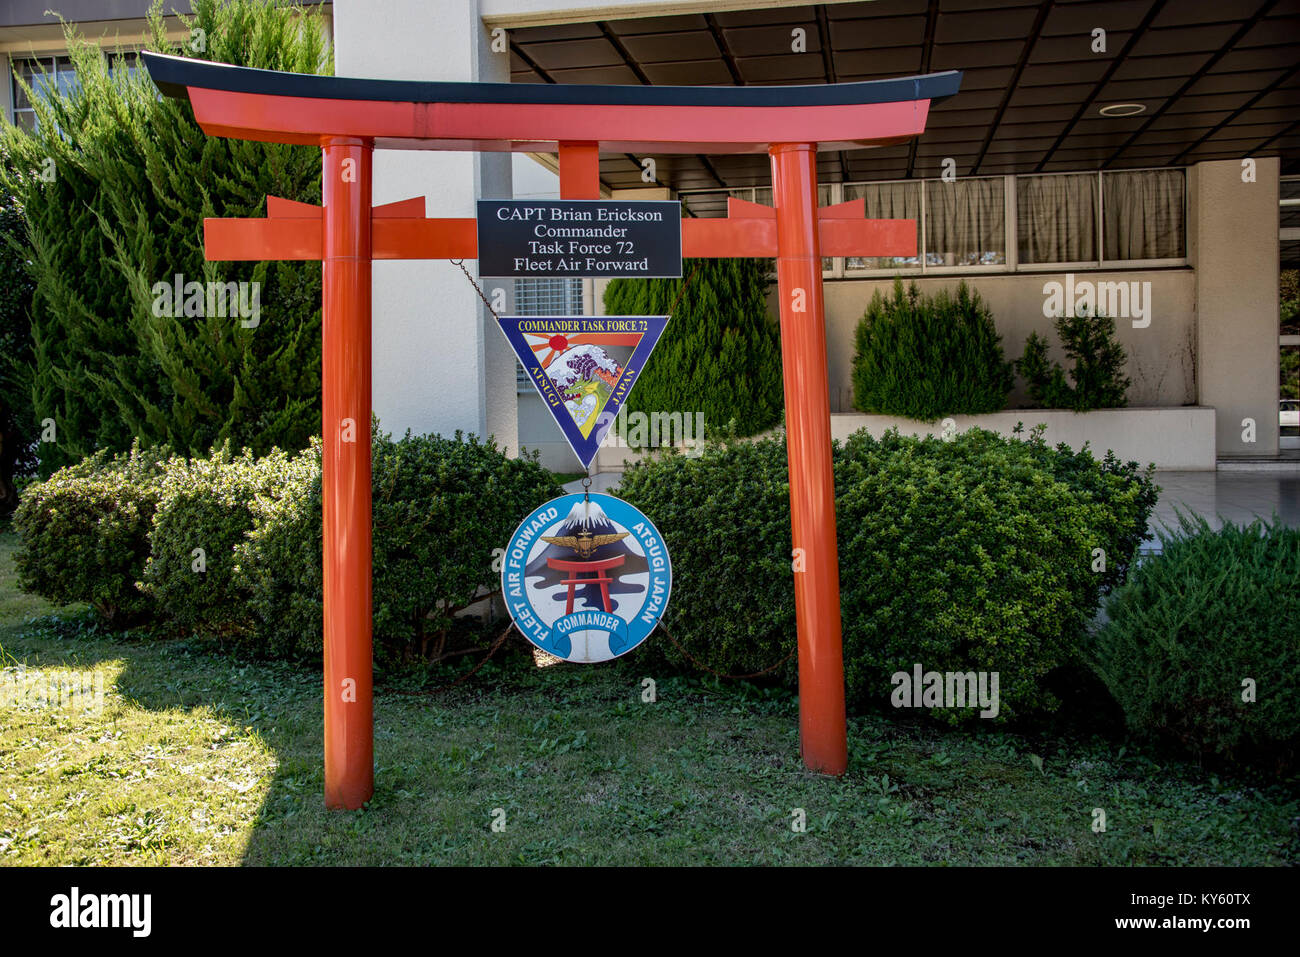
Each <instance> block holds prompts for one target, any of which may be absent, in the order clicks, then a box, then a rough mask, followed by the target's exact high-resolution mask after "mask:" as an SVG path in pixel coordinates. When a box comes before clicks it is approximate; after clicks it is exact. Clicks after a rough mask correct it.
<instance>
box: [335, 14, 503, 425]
mask: <svg viewBox="0 0 1300 957" xmlns="http://www.w3.org/2000/svg"><path fill="white" fill-rule="evenodd" d="M334 38H335V72H336V73H337V74H338V75H339V76H366V77H378V78H384V79H403V80H457V81H470V80H483V81H492V82H506V81H508V80H509V79H510V63H509V56H508V54H494V53H492V52H490V50H489V49H488V42H489V36H488V32H487V30H486V28H484V26H483V24H482V22H481V20H480V19H479V11H478V2H477V0H385V2H384V4H383V7H382V10H379V9H377V8H376V6H375V5H374V4H373V3H371V2H369V0H335V3H334ZM510 163H511V158H510V156H509V154H504V153H481V154H475V153H448V152H426V151H419V152H416V151H402V150H376V151H375V176H374V202H375V204H376V205H378V204H380V203H387V202H393V201H395V200H400V199H407V198H409V197H412V196H424V197H426V204H425V205H426V208H425V214H426V215H428V216H473V215H474V209H475V207H474V204H475V200H476V199H478V198H480V197H486V198H492V197H497V198H499V197H508V196H510V195H511V176H510ZM466 265H467V266H469V267H470V268H471V272H473V271H474V269H473V267H474V266H475V262H474V261H473V260H470V261H467V263H466ZM506 285H509V284H506ZM373 323H374V362H373V371H374V408H375V412H376V414H377V415H378V416H379V419H380V424H381V425H382V427H383V428H384V429H386V430H388V431H391V432H393V433H394V434H401V433H402V432H404V431H405V430H406V429H408V428H409V429H411V430H412V431H414V432H417V433H423V432H439V433H442V434H444V435H449V434H451V433H452V432H454V431H456V430H457V429H460V430H463V431H466V432H474V433H477V434H479V435H485V434H492V435H495V436H496V438H497V441H498V442H499V443H500V444H502V445H505V446H508V447H509V448H511V449H515V448H517V446H518V428H517V415H516V408H515V386H514V381H515V380H514V355H513V353H512V352H511V351H510V348H509V346H508V345H507V344H506V343H505V341H504V339H503V338H502V336H501V335H500V333H499V332H498V331H497V330H496V329H495V328H494V325H495V323H493V321H492V319H491V316H490V315H489V314H488V313H487V310H486V309H485V307H484V306H483V304H482V303H481V301H480V300H479V298H478V295H477V294H476V293H475V292H474V289H473V287H472V286H471V285H470V284H469V283H468V282H467V281H466V280H465V277H464V275H463V274H462V273H461V272H460V270H459V269H457V268H456V267H455V266H453V265H452V264H451V263H449V262H446V261H441V260H440V261H432V262H424V261H407V262H400V261H389V262H376V263H375V264H374V307H373Z"/></svg>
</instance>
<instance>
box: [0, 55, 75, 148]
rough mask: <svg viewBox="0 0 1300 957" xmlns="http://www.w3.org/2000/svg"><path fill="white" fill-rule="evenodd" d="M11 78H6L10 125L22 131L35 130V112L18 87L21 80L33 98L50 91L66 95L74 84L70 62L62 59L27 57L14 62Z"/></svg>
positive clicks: (25, 92)
mask: <svg viewBox="0 0 1300 957" xmlns="http://www.w3.org/2000/svg"><path fill="white" fill-rule="evenodd" d="M13 72H14V74H15V75H14V76H13V77H11V79H10V89H11V90H12V91H13V104H14V125H15V126H21V127H22V128H23V129H25V130H34V129H36V109H35V107H33V106H32V102H31V100H29V99H28V97H27V91H26V90H24V89H23V87H22V86H21V85H20V84H19V82H18V78H19V77H22V80H23V82H24V83H26V84H27V85H28V86H29V87H31V90H32V92H33V93H34V94H36V95H38V96H39V95H42V94H43V92H44V91H45V90H47V89H50V88H55V89H58V90H59V91H60V92H64V93H66V92H67V91H68V90H70V89H72V87H73V85H74V84H75V83H76V81H77V74H76V72H75V71H74V70H73V69H72V59H71V58H70V57H66V56H57V57H56V56H43V57H28V58H27V59H23V60H14V62H13Z"/></svg>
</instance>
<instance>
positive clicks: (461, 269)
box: [451, 259, 501, 322]
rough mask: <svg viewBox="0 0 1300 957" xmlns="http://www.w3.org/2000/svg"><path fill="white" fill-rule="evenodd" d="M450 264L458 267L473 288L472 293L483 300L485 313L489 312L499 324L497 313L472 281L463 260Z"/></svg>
mask: <svg viewBox="0 0 1300 957" xmlns="http://www.w3.org/2000/svg"><path fill="white" fill-rule="evenodd" d="M451 264H452V265H453V266H459V267H460V271H461V272H463V273H464V274H465V278H466V279H468V280H469V284H470V285H471V286H473V287H474V291H475V292H476V293H478V297H479V298H480V299H482V300H483V305H485V306H487V311H488V312H490V313H492V318H494V319H496V320H497V321H498V322H500V321H501V317H500V316H499V315H497V311H496V310H495V309H493V308H492V303H490V302H488V297H487V296H485V295H483V290H482V288H481V287H480V286H479V284H478V283H476V282H475V281H474V277H473V276H471V275H470V274H469V270H468V269H466V268H465V260H463V259H453V260H451Z"/></svg>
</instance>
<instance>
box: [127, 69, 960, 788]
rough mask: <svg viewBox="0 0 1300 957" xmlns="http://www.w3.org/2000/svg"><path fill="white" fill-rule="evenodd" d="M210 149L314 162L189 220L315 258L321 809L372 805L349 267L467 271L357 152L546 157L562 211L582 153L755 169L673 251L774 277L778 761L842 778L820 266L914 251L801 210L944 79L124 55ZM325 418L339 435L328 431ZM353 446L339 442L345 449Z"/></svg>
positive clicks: (445, 223)
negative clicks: (442, 75)
mask: <svg viewBox="0 0 1300 957" xmlns="http://www.w3.org/2000/svg"><path fill="white" fill-rule="evenodd" d="M142 56H143V59H144V61H145V64H146V66H147V67H148V69H149V73H150V75H151V76H152V77H153V79H154V81H155V82H156V83H157V85H158V87H159V89H160V90H161V91H162V92H163V93H164V94H166V95H168V96H176V97H182V98H185V99H188V100H189V102H190V105H191V106H192V107H193V109H194V116H195V119H196V120H197V121H198V123H199V125H200V127H202V129H203V130H204V132H206V133H208V134H209V135H213V136H231V137H236V138H239V139H249V140H261V141H266V142H276V143H298V144H307V145H312V146H319V147H320V148H321V156H322V175H321V193H322V200H323V202H322V205H320V206H315V205H312V204H309V203H299V202H293V201H290V200H286V199H279V198H277V197H274V196H268V197H267V208H266V217H265V218H261V219H208V220H205V221H204V248H205V253H206V255H207V258H208V259H209V260H271V259H295V260H320V261H321V264H322V276H323V289H322V296H321V299H322V321H321V337H322V342H321V423H322V433H323V442H324V446H323V457H322V474H321V483H322V498H323V503H324V506H323V507H324V516H323V517H324V521H323V529H324V539H325V541H324V578H325V802H326V804H327V805H328V806H330V807H337V808H358V807H360V806H361V805H362V804H364V803H365V802H366V801H367V800H369V798H370V796H371V795H372V793H373V791H374V735H373V730H374V729H373V703H372V663H371V542H370V534H371V522H370V518H371V514H370V506H371V499H370V444H369V442H367V441H365V434H366V433H365V430H366V428H367V426H366V423H368V422H369V421H370V392H371V389H370V384H371V383H370V377H371V325H370V303H371V286H370V279H371V263H372V262H373V261H374V260H376V259H474V258H477V257H478V237H477V226H476V222H475V220H473V219H456V218H442V219H438V218H426V216H425V209H424V199H423V198H414V199H408V200H403V201H401V202H397V203H389V204H386V205H382V206H372V205H371V171H372V166H371V161H372V154H373V151H374V150H375V149H431V150H462V151H466V150H471V151H516V152H556V153H558V154H559V164H560V195H561V197H562V198H563V199H598V198H600V152H601V150H602V149H604V150H607V151H609V152H619V153H658V154H669V153H690V154H695V153H713V154H716V153H766V154H768V155H769V157H770V158H771V163H772V191H773V203H774V206H773V207H767V206H760V205H758V204H756V203H747V202H742V201H739V200H735V199H732V200H730V201H729V203H728V215H727V217H726V218H724V219H687V220H683V222H682V252H683V255H685V256H690V257H715V258H716V257H732V256H744V257H769V258H775V260H776V264H777V285H778V293H779V300H780V313H781V352H782V375H783V380H784V383H783V384H784V387H785V407H786V443H787V449H788V453H789V473H790V522H791V539H792V542H793V545H794V548H795V549H796V552H797V554H799V555H801V556H802V564H801V565H800V564H798V563H796V564H795V566H794V567H795V569H796V570H795V572H794V593H795V614H796V618H797V622H798V632H799V635H798V641H799V711H800V748H801V751H802V753H803V759H804V763H805V764H806V765H807V766H808V767H809V768H811V769H813V770H815V771H820V772H823V773H828V774H842V773H843V772H844V770H845V768H846V766H847V762H848V745H847V739H846V725H845V714H844V674H843V662H842V654H841V648H840V602H839V563H838V555H837V550H836V537H835V499H834V480H833V476H832V474H831V455H830V453H831V440H830V404H829V396H828V394H827V377H826V333H825V309H824V303H823V298H822V273H821V263H822V257H823V256H915V255H916V253H917V249H916V224H915V222H914V221H912V220H897V219H886V220H868V219H866V218H865V204H864V203H863V201H862V200H860V199H859V200H854V201H853V202H848V203H840V204H838V205H836V206H829V207H824V208H820V209H819V208H818V207H817V152H818V150H819V149H829V150H838V149H856V148H860V147H863V146H883V145H891V144H895V143H902V142H906V141H907V140H909V139H911V138H913V137H915V136H918V135H920V134H921V133H922V132H923V131H924V130H925V123H926V118H927V116H928V114H929V108H930V105H931V103H932V102H934V101H937V100H941V99H944V98H947V97H949V96H952V95H954V94H955V93H956V92H957V90H958V88H959V87H960V84H961V74H960V73H958V72H952V71H950V72H947V73H934V74H928V75H926V76H915V77H905V78H899V79H894V80H877V81H872V82H867V83H841V84H830V85H821V86H780V87H632V86H568V85H547V84H509V83H423V82H408V81H395V80H366V79H356V78H351V77H321V76H309V75H305V74H293V73H278V72H273V71H268V70H252V69H247V68H243V67H232V66H226V65H223V64H214V63H207V62H203V61H198V60H189V59H184V58H180V57H167V56H160V55H158V54H151V53H145V54H143V55H142ZM345 423H350V424H351V426H352V432H351V433H349V432H348V431H347V429H346V425H345ZM358 433H359V434H360V435H361V441H357V440H356V439H355V438H352V439H351V440H350V439H349V438H348V436H349V434H352V435H355V434H358Z"/></svg>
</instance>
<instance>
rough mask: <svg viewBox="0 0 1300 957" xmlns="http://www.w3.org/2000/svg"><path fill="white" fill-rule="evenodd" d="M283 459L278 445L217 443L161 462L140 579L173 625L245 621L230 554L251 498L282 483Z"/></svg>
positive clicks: (246, 522)
mask: <svg viewBox="0 0 1300 957" xmlns="http://www.w3.org/2000/svg"><path fill="white" fill-rule="evenodd" d="M288 462H289V457H288V456H287V455H285V454H284V453H283V452H280V451H279V450H273V451H272V452H271V454H270V455H267V456H265V457H263V458H255V457H254V456H253V454H252V453H251V452H250V451H248V450H244V452H243V453H241V454H240V455H232V454H231V452H230V447H229V445H225V446H222V447H221V448H219V449H214V450H213V452H212V454H211V455H210V456H209V457H208V458H196V459H184V458H179V457H178V458H174V459H172V460H170V461H169V462H168V463H167V467H166V471H165V473H164V475H163V478H162V483H161V495H160V497H159V502H158V510H157V512H156V513H155V515H154V520H153V528H152V530H151V532H150V535H149V561H148V562H147V564H146V565H145V573H144V580H145V588H146V590H147V591H149V592H150V593H151V594H152V595H153V596H154V597H155V598H156V599H157V601H158V606H159V609H160V611H161V612H162V613H163V614H164V615H167V616H169V617H170V618H171V619H172V620H173V621H174V622H175V624H176V625H177V626H178V627H179V628H182V629H185V630H191V629H195V628H199V627H203V628H207V629H210V630H226V629H229V628H236V627H240V626H247V625H249V624H251V622H252V616H251V614H250V611H249V608H248V605H247V600H246V598H247V596H246V583H245V582H244V581H243V580H242V579H241V578H240V577H239V576H238V575H237V567H236V560H235V552H236V549H237V548H238V547H239V546H240V545H241V544H242V543H243V541H244V540H245V538H246V537H247V536H248V534H249V532H251V531H252V530H253V526H254V518H255V514H256V512H255V504H256V502H257V500H258V498H259V497H260V496H263V495H270V494H272V493H273V492H274V491H275V489H276V488H277V486H278V485H279V484H281V483H283V481H284V473H285V471H286V469H287V467H288ZM199 549H201V550H202V552H201V553H200V554H197V555H196V554H195V553H196V551H198V550H199Z"/></svg>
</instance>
